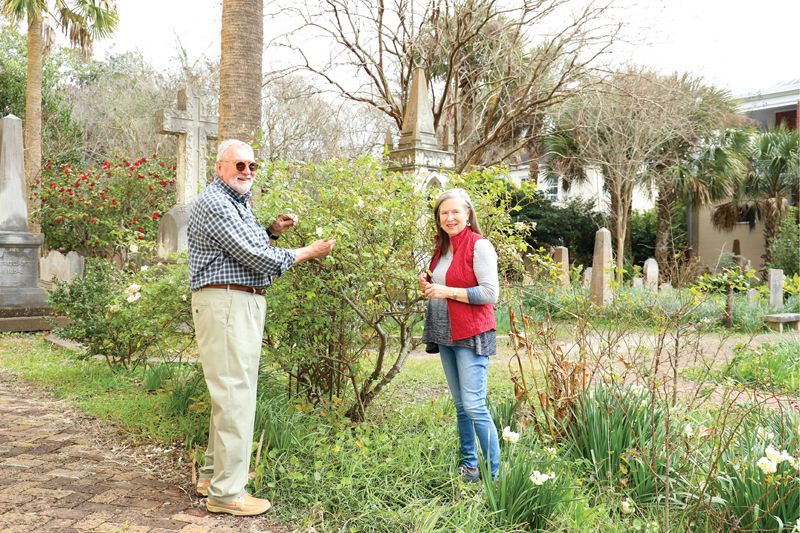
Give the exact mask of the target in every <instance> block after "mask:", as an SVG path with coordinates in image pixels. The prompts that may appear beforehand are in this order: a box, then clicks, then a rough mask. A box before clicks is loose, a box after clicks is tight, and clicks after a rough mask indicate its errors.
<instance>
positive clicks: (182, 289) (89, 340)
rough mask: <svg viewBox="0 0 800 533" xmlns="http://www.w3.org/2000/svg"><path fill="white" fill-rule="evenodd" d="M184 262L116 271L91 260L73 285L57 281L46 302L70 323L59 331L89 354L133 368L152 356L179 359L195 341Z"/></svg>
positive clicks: (112, 363) (97, 260)
mask: <svg viewBox="0 0 800 533" xmlns="http://www.w3.org/2000/svg"><path fill="white" fill-rule="evenodd" d="M188 293H189V289H188V270H187V266H186V265H185V264H177V265H161V264H159V265H156V266H153V267H147V266H144V267H142V269H141V270H139V271H138V272H129V271H123V270H117V269H116V268H114V267H113V266H112V265H111V263H110V262H108V261H105V260H102V259H95V260H89V261H87V264H86V272H85V273H84V275H83V276H81V277H78V278H76V279H75V280H73V281H72V282H71V283H64V282H61V283H58V284H57V286H56V289H55V290H54V291H53V292H52V293H51V294H50V305H51V306H52V307H53V309H55V310H56V312H57V313H58V314H60V315H64V316H66V317H68V318H69V324H68V325H67V326H65V327H63V328H60V334H61V335H62V336H64V337H66V338H68V339H72V340H75V341H77V342H80V343H82V344H83V345H84V347H85V348H86V355H87V356H102V357H104V358H105V359H106V361H107V362H108V363H109V364H110V365H111V366H121V367H124V368H132V367H135V366H137V365H138V364H139V363H141V362H142V361H144V360H145V359H146V358H147V357H150V356H159V357H164V358H176V357H180V356H181V354H183V353H184V352H185V351H186V350H187V349H188V348H189V347H190V346H191V345H192V343H193V331H192V328H191V326H192V317H191V310H190V305H189V302H188V300H189V294H188Z"/></svg>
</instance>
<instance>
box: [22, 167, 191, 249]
mask: <svg viewBox="0 0 800 533" xmlns="http://www.w3.org/2000/svg"><path fill="white" fill-rule="evenodd" d="M36 186H37V187H36V191H35V192H34V193H33V194H34V196H35V197H36V199H37V200H38V202H39V206H40V207H39V209H38V210H37V211H35V212H34V213H33V214H32V218H33V219H34V220H35V221H37V222H38V223H39V224H41V226H42V232H43V233H44V236H45V243H46V244H47V246H48V247H49V248H52V249H55V250H62V251H76V252H80V253H81V254H83V255H87V256H106V257H112V256H114V255H120V256H121V257H123V258H127V254H128V249H129V247H130V246H131V245H136V247H138V248H139V249H141V250H142V251H145V249H154V247H155V243H156V236H157V232H158V219H159V218H160V217H161V216H162V215H163V214H164V213H165V212H166V211H167V210H169V209H170V207H172V206H173V205H174V204H175V167H174V165H173V164H171V163H169V164H168V163H167V162H165V161H162V160H160V159H159V158H158V156H157V154H153V155H152V157H141V158H139V159H137V160H135V161H132V162H131V161H129V160H127V159H123V158H120V159H118V160H115V161H114V162H111V161H108V160H106V161H104V162H103V164H102V165H101V167H100V168H95V167H93V166H78V165H73V164H72V163H67V164H65V165H61V166H57V165H54V164H53V163H52V162H51V161H48V162H47V163H46V164H45V165H44V166H43V167H42V174H41V178H37V179H36Z"/></svg>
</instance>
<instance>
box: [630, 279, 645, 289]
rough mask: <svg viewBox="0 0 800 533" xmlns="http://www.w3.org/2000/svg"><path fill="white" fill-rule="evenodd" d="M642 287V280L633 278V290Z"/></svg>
mask: <svg viewBox="0 0 800 533" xmlns="http://www.w3.org/2000/svg"><path fill="white" fill-rule="evenodd" d="M642 287H644V278H642V277H639V276H636V277H635V278H633V288H634V289H641V288H642Z"/></svg>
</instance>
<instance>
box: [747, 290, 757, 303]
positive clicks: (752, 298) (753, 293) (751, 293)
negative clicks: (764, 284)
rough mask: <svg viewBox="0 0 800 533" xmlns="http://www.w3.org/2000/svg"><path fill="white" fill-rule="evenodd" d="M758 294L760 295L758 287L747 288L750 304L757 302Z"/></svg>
mask: <svg viewBox="0 0 800 533" xmlns="http://www.w3.org/2000/svg"><path fill="white" fill-rule="evenodd" d="M756 296H758V291H757V290H756V289H747V303H748V304H751V305H752V304H754V303H755V302H756Z"/></svg>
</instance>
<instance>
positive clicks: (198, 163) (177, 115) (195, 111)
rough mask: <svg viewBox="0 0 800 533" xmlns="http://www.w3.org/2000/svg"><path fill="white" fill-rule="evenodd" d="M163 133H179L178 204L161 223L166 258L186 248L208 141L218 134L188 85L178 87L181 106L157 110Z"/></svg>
mask: <svg viewBox="0 0 800 533" xmlns="http://www.w3.org/2000/svg"><path fill="white" fill-rule="evenodd" d="M156 121H157V123H158V124H159V127H160V128H161V129H160V133H164V134H167V135H176V136H177V137H178V164H177V168H176V176H175V181H176V183H177V190H176V200H177V204H176V205H175V207H173V208H172V209H170V210H169V211H168V212H167V213H165V214H164V216H163V217H161V221H160V222H159V225H158V255H159V257H162V258H167V257H169V256H170V255H172V254H175V253H180V252H183V251H186V246H187V240H186V228H187V225H188V222H189V209H190V208H191V204H192V202H193V201H194V199H195V198H197V195H198V193H199V190H200V186H201V184H202V185H205V179H206V153H207V149H208V141H209V140H211V139H216V138H217V123H216V121H214V119H212V118H210V117H207V116H204V115H203V113H202V107H201V104H200V98H199V97H197V96H195V95H193V94H192V92H191V91H190V90H188V89H186V90H184V89H181V90H180V91H178V108H177V109H165V110H164V111H159V112H158V113H156Z"/></svg>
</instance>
